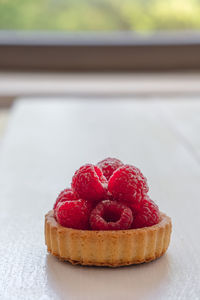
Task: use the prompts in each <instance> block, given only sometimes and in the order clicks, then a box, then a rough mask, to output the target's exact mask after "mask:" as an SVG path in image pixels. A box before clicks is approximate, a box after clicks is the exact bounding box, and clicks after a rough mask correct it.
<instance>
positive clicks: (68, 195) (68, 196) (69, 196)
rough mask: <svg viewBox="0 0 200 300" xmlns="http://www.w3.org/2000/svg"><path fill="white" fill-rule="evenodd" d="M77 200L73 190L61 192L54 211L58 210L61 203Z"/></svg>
mask: <svg viewBox="0 0 200 300" xmlns="http://www.w3.org/2000/svg"><path fill="white" fill-rule="evenodd" d="M75 199H77V198H76V196H75V194H74V193H73V192H72V190H71V189H65V190H63V191H62V192H60V194H59V195H58V197H57V199H56V202H55V204H54V207H53V209H54V210H55V209H56V207H57V205H58V203H59V202H64V201H67V200H75Z"/></svg>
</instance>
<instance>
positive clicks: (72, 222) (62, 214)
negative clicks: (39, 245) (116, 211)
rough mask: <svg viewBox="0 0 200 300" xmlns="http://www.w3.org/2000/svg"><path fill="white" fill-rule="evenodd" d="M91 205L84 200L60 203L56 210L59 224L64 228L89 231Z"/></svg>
mask: <svg viewBox="0 0 200 300" xmlns="http://www.w3.org/2000/svg"><path fill="white" fill-rule="evenodd" d="M90 211H91V205H90V203H89V202H88V201H86V200H83V199H78V200H70V201H65V202H60V203H59V204H58V205H57V207H56V210H55V217H56V220H57V221H58V223H59V224H60V225H62V226H64V227H68V228H75V229H89V216H90Z"/></svg>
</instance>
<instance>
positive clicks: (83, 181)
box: [72, 164, 107, 202]
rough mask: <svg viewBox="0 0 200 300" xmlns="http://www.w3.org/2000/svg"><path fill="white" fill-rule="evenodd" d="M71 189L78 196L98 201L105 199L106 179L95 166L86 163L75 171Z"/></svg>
mask: <svg viewBox="0 0 200 300" xmlns="http://www.w3.org/2000/svg"><path fill="white" fill-rule="evenodd" d="M72 190H73V191H74V193H75V194H76V195H77V196H78V197H79V198H83V199H87V200H90V201H93V202H98V201H100V200H102V199H105V196H106V192H107V180H106V178H105V177H104V176H103V173H102V171H101V170H100V169H99V168H98V167H97V166H94V165H91V164H87V165H85V166H82V167H80V169H78V170H77V171H76V172H75V174H74V176H73V178H72Z"/></svg>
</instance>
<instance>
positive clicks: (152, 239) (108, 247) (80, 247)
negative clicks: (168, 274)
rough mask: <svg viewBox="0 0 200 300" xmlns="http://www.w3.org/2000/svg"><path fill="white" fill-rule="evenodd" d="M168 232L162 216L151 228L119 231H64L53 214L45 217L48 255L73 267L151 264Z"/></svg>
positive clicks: (166, 220) (168, 225)
mask: <svg viewBox="0 0 200 300" xmlns="http://www.w3.org/2000/svg"><path fill="white" fill-rule="evenodd" d="M171 230H172V224H171V219H170V218H169V217H168V216H167V215H165V214H164V213H161V221H160V222H159V223H158V224H156V225H154V226H150V227H144V228H139V229H128V230H118V231H93V230H77V229H71V228H66V227H62V226H61V225H59V224H58V223H57V221H56V220H55V218H54V214H53V211H49V212H48V213H47V214H46V216H45V243H46V245H47V249H48V252H49V253H51V254H52V255H54V256H56V257H57V258H59V260H62V261H68V262H70V263H71V264H73V265H77V264H79V265H88V266H108V267H120V266H128V265H133V264H140V263H144V262H150V261H153V260H155V259H157V258H159V257H161V256H162V255H163V254H164V253H165V252H166V251H167V248H168V246H169V243H170V236H171Z"/></svg>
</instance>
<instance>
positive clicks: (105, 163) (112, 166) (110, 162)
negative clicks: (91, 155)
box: [97, 157, 123, 180]
mask: <svg viewBox="0 0 200 300" xmlns="http://www.w3.org/2000/svg"><path fill="white" fill-rule="evenodd" d="M97 166H98V167H99V168H100V169H101V170H102V172H103V175H104V176H105V177H106V179H107V180H108V179H109V178H110V176H111V175H112V173H113V172H114V171H115V170H117V169H118V168H119V167H121V166H123V163H122V162H121V160H119V159H117V158H111V157H108V158H106V159H104V160H102V161H100V162H98V164H97Z"/></svg>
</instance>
